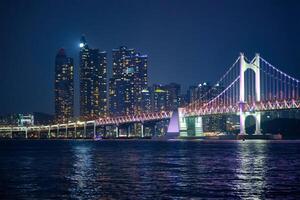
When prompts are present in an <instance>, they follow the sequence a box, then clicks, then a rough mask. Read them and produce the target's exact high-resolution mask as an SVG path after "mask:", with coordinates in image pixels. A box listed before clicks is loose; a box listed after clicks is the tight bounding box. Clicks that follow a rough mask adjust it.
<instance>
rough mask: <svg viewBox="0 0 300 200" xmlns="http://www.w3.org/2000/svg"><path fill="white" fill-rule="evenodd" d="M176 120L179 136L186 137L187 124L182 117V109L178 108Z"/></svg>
mask: <svg viewBox="0 0 300 200" xmlns="http://www.w3.org/2000/svg"><path fill="white" fill-rule="evenodd" d="M178 120H179V136H180V137H187V136H188V135H187V124H186V119H185V117H184V115H183V109H182V108H178Z"/></svg>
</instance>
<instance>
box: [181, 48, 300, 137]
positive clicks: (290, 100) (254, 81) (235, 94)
mask: <svg viewBox="0 0 300 200" xmlns="http://www.w3.org/2000/svg"><path fill="white" fill-rule="evenodd" d="M216 84H217V85H222V86H223V87H224V90H223V91H222V92H220V93H219V94H218V95H217V96H214V97H213V98H208V97H209V96H211V95H210V93H211V92H212V91H211V90H210V91H208V92H207V93H205V94H203V96H202V97H200V98H199V99H198V100H196V101H194V102H192V103H190V104H189V105H188V106H186V107H184V108H179V127H180V136H189V135H193V136H202V135H203V126H202V117H203V116H207V115H229V114H237V115H239V118H240V135H246V134H247V133H246V129H245V121H246V118H247V117H248V116H253V117H254V118H255V124H256V125H255V126H256V127H255V134H256V135H260V134H261V113H262V112H263V111H276V110H288V109H299V107H300V98H299V93H300V91H299V80H298V79H296V78H294V77H291V76H289V75H288V74H286V73H284V72H283V71H281V70H279V69H278V68H276V67H275V66H273V65H272V64H270V63H269V62H268V61H266V60H265V59H264V58H262V57H260V55H259V54H256V56H255V57H254V58H253V59H252V60H248V59H247V57H245V56H244V54H242V53H241V54H240V56H239V57H238V58H237V59H236V61H235V62H234V63H233V65H232V66H231V67H230V68H229V69H228V71H227V72H226V73H225V74H224V75H223V76H222V77H221V79H220V80H219V81H218V82H217V83H216ZM189 127H190V130H189ZM191 130H192V131H193V133H192V134H190V132H191Z"/></svg>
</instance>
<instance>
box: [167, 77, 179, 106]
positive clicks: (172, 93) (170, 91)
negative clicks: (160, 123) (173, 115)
mask: <svg viewBox="0 0 300 200" xmlns="http://www.w3.org/2000/svg"><path fill="white" fill-rule="evenodd" d="M180 89H181V87H180V85H179V84H177V83H170V84H167V85H165V90H166V92H167V102H166V104H167V105H166V109H167V110H170V111H174V110H177V109H178V107H179V105H180V92H181V90H180Z"/></svg>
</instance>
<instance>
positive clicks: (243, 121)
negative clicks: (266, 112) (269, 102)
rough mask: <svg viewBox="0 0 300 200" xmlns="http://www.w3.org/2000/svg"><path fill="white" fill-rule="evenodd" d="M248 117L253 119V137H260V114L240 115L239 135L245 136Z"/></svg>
mask: <svg viewBox="0 0 300 200" xmlns="http://www.w3.org/2000/svg"><path fill="white" fill-rule="evenodd" d="M248 116H253V117H254V119H255V132H254V134H255V135H261V134H262V133H261V112H256V113H244V112H242V113H240V134H239V135H247V133H246V118H247V117H248Z"/></svg>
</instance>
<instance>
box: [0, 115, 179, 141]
mask: <svg viewBox="0 0 300 200" xmlns="http://www.w3.org/2000/svg"><path fill="white" fill-rule="evenodd" d="M172 113H173V112H171V111H162V112H156V113H145V114H141V115H131V116H119V117H107V118H98V119H95V120H89V121H77V122H71V123H65V124H53V125H41V126H27V127H26V126H6V127H0V138H32V139H40V138H44V139H51V138H53V139H56V138H57V139H59V138H73V139H75V138H89V139H97V135H103V132H104V131H105V127H106V126H113V127H114V128H115V130H114V131H115V133H116V137H119V128H120V127H121V126H124V125H128V124H133V123H139V124H140V126H141V135H140V137H144V136H145V135H144V124H146V123H149V122H150V123H151V122H157V121H161V120H166V119H170V118H171V117H172ZM98 133H99V134H98Z"/></svg>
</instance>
